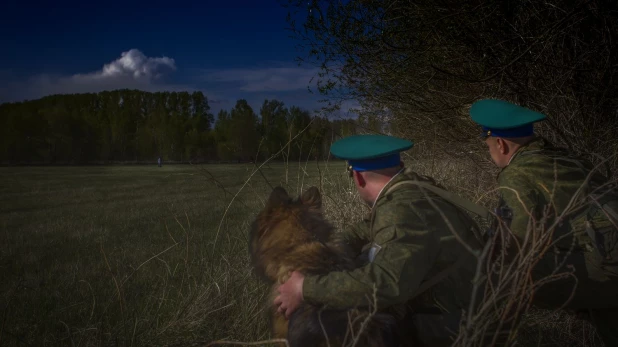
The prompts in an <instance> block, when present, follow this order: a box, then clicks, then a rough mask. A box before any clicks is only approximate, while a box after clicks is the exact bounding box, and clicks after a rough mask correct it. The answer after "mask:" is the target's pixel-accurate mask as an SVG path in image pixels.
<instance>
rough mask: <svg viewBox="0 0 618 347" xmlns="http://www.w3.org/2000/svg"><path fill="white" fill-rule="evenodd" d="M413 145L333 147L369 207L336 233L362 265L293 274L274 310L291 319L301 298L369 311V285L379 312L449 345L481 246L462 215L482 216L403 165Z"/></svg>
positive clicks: (382, 140)
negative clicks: (402, 155)
mask: <svg viewBox="0 0 618 347" xmlns="http://www.w3.org/2000/svg"><path fill="white" fill-rule="evenodd" d="M412 145H413V143H412V142H410V141H407V140H404V139H400V138H395V137H390V136H381V135H357V136H351V137H348V138H344V139H342V140H339V141H338V142H336V143H334V144H333V145H332V147H331V152H332V154H333V155H334V156H336V157H338V158H341V159H345V160H347V161H348V164H349V167H348V170H349V173H350V177H352V178H353V180H354V182H355V184H356V188H357V190H358V192H359V195H360V197H361V198H362V199H363V200H364V201H365V202H366V203H367V204H368V205H369V206H370V207H371V212H370V213H369V215H368V216H367V217H366V218H364V220H362V221H360V222H359V223H358V224H356V225H354V226H352V227H351V228H349V229H347V230H343V231H341V232H339V233H337V235H338V236H339V237H341V240H343V241H344V242H347V243H348V244H349V245H351V246H352V247H353V248H354V249H355V250H356V251H357V254H359V255H362V254H364V255H366V258H365V259H366V261H365V262H362V263H361V264H359V267H358V268H356V269H355V270H354V271H350V272H331V273H329V274H328V275H325V276H303V275H302V274H301V273H299V272H296V271H294V272H292V274H291V277H290V278H289V280H288V281H287V282H285V283H284V284H282V285H281V286H280V287H279V293H280V295H279V296H278V297H277V298H276V299H275V301H274V303H275V305H279V311H280V312H282V313H284V314H285V315H286V316H287V317H289V316H290V314H291V313H292V312H294V311H295V310H296V309H297V308H298V306H299V305H300V303H301V301H302V300H304V301H306V302H310V303H315V304H326V305H327V306H328V307H330V308H352V307H367V306H368V305H373V304H374V302H373V301H374V299H373V295H374V286H375V290H376V291H375V304H376V305H377V308H378V309H379V310H381V311H383V312H389V313H392V314H393V315H394V316H395V317H397V318H399V319H401V320H404V319H405V320H406V321H408V322H411V324H414V326H416V330H417V331H418V333H419V335H418V336H417V337H418V338H420V340H421V341H422V342H424V343H426V345H428V346H443V345H444V346H447V345H450V344H451V343H452V337H453V334H452V331H457V330H458V328H459V322H460V316H461V310H462V309H465V310H468V308H469V304H470V298H471V296H472V279H473V277H474V275H475V271H476V265H477V261H476V257H475V253H474V252H479V251H480V248H481V247H482V246H481V243H480V241H479V238H480V236H479V234H478V226H477V225H476V223H475V222H474V220H473V219H472V218H470V216H469V215H468V214H467V212H466V210H468V211H471V212H475V213H486V212H488V211H487V210H484V211H483V209H482V208H480V212H479V206H476V205H474V204H472V203H469V202H467V201H464V200H463V199H461V198H458V197H456V196H453V195H452V194H450V193H448V192H446V191H444V190H442V189H440V188H439V187H438V186H437V185H436V184H435V183H434V182H433V180H432V179H430V178H428V177H423V176H421V175H419V174H416V173H414V172H413V171H411V170H410V169H409V168H404V166H403V163H402V161H401V159H400V152H402V151H404V150H407V149H410V148H411V147H412ZM453 202H455V203H453ZM449 224H450V226H449ZM451 228H452V229H451ZM360 258H362V257H360ZM480 292H482V289H481V290H480ZM372 307H373V306H372ZM411 312H412V313H413V315H410V313H411ZM411 317H412V318H411ZM414 326H411V327H410V330H414Z"/></svg>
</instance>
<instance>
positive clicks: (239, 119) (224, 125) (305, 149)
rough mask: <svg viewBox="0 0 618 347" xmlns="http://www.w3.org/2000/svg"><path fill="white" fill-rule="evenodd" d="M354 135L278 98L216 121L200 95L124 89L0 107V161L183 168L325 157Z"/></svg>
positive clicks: (352, 127) (348, 126) (347, 123)
mask: <svg viewBox="0 0 618 347" xmlns="http://www.w3.org/2000/svg"><path fill="white" fill-rule="evenodd" d="M303 130H305V131H304V132H302V131H303ZM355 131H356V123H355V122H354V121H352V120H343V121H340V120H337V121H330V120H328V119H327V118H320V117H316V118H312V117H311V116H310V114H309V112H308V111H304V110H302V109H300V108H298V107H295V106H292V107H289V108H287V107H286V106H285V105H284V104H283V103H282V102H280V101H277V100H265V101H264V103H263V105H262V107H261V109H260V110H259V115H258V114H257V113H256V112H255V111H254V110H253V109H252V108H251V107H250V106H249V104H248V103H247V102H246V101H245V100H242V99H241V100H238V101H237V103H236V105H235V106H234V107H233V108H232V109H231V110H229V111H228V110H222V111H220V112H219V114H218V117H217V120H216V121H215V117H214V116H213V115H212V114H211V113H210V106H209V104H208V98H207V97H206V96H205V95H204V94H203V93H201V92H193V93H188V92H157V93H150V92H144V91H139V90H126V89H124V90H114V91H105V92H100V93H88V94H67V95H52V96H47V97H44V98H41V99H38V100H32V101H25V102H17V103H5V104H2V105H0V162H3V163H12V164H19V163H58V164H63V163H72V164H80V163H92V162H112V161H113V162H152V161H155V160H156V159H157V158H158V157H159V156H161V157H162V158H163V160H168V161H182V162H201V161H221V160H223V161H241V160H242V161H245V160H251V159H255V158H256V156H257V157H258V159H263V158H266V157H271V156H273V155H275V154H279V156H277V157H276V158H275V160H279V159H282V158H287V159H291V160H293V159H299V158H308V157H310V158H323V157H324V156H325V155H328V148H329V146H330V143H331V141H332V139H333V138H338V137H339V136H341V135H347V134H352V133H354V132H355ZM300 132H302V134H301V135H299V136H297V135H298V134H299V133H300ZM291 139H294V140H293V141H290V140H291ZM288 142H289V144H288ZM258 148H259V152H258ZM282 148H284V150H281V149H282Z"/></svg>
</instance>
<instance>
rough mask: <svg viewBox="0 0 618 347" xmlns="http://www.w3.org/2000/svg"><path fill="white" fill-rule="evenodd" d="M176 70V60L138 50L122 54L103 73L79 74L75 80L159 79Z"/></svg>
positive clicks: (105, 67) (74, 77)
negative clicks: (152, 55)
mask: <svg viewBox="0 0 618 347" xmlns="http://www.w3.org/2000/svg"><path fill="white" fill-rule="evenodd" d="M174 70H176V64H175V62H174V59H172V58H168V57H157V58H150V57H147V56H145V55H144V53H142V52H141V51H139V50H138V49H135V48H134V49H131V50H129V51H127V52H122V54H121V55H120V58H118V59H116V60H114V61H113V62H111V63H109V64H105V65H103V69H101V71H97V72H94V73H89V74H85V75H82V74H77V75H74V76H72V78H73V79H86V80H87V79H93V80H101V79H118V78H127V77H128V78H133V79H136V80H139V79H145V80H152V79H158V78H160V77H161V76H162V75H163V74H165V73H167V72H169V71H174Z"/></svg>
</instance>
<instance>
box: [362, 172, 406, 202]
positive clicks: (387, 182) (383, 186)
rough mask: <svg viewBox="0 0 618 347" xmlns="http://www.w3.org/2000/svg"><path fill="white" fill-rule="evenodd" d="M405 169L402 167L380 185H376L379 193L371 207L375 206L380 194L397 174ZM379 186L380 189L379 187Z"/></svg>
mask: <svg viewBox="0 0 618 347" xmlns="http://www.w3.org/2000/svg"><path fill="white" fill-rule="evenodd" d="M402 171H403V168H402V169H400V170H399V171H398V172H397V173H396V174H394V175H393V176H391V177H388V179H384V180H382V181H381V182H380V183H379V185H376V190H377V191H378V193H377V194H376V195H375V197H374V199H373V203H372V204H371V205H370V206H371V207H373V206H375V204H376V202H377V201H378V199H379V198H380V195H381V194H382V192H383V191H384V188H385V187H386V186H387V185H388V184H389V183H390V182H391V181H392V180H393V179H394V178H395V177H397V175H399V174H400V173H401V172H402ZM378 188H379V189H378Z"/></svg>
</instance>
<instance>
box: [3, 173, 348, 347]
mask: <svg viewBox="0 0 618 347" xmlns="http://www.w3.org/2000/svg"><path fill="white" fill-rule="evenodd" d="M290 166H291V167H290V168H289V170H288V171H287V172H288V175H287V179H286V174H285V173H286V169H285V167H284V165H283V164H271V165H266V166H264V167H263V168H262V170H261V172H262V173H263V175H264V176H265V177H266V178H267V179H268V181H269V182H270V184H272V185H277V184H282V185H283V186H285V187H286V188H288V190H289V192H290V193H291V194H292V193H296V192H298V189H299V188H300V187H302V186H306V185H307V184H316V185H319V184H320V181H321V182H322V186H325V185H329V186H332V187H334V186H335V184H334V182H333V181H332V180H333V179H335V180H344V179H345V176H344V174H343V169H344V166H343V164H342V163H331V164H330V170H331V171H328V170H327V168H326V167H321V168H320V169H319V170H318V167H317V165H316V163H309V165H307V167H306V168H300V169H299V167H298V166H299V165H298V163H296V164H295V165H294V164H290ZM303 166H304V164H303ZM254 168H255V167H254V166H252V165H249V164H239V165H202V166H190V165H178V166H163V167H161V168H158V167H156V166H112V167H70V168H67V167H27V168H0V182H2V184H1V185H0V228H1V233H0V277H1V278H2V281H0V293H2V301H1V302H0V305H1V306H0V310H1V311H0V312H2V316H1V318H0V319H1V321H2V323H1V328H0V329H1V332H0V339H1V340H0V344H2V345H5V344H6V345H44V344H52V345H58V344H61V345H72V346H86V345H106V344H113V345H116V344H117V345H120V346H129V345H145V344H156V345H161V344H174V343H181V342H186V341H202V342H208V341H211V340H215V339H237V340H238V339H240V340H256V339H264V338H267V337H268V336H267V329H266V325H265V321H264V319H262V316H261V310H262V308H261V306H260V303H261V302H262V301H263V298H264V297H263V295H264V289H265V288H264V287H263V286H262V285H261V284H260V283H258V282H257V281H256V280H255V279H254V277H253V276H252V275H251V272H250V269H249V267H248V253H247V248H246V247H247V232H248V226H249V223H250V222H251V221H252V218H253V216H254V215H255V213H257V211H258V210H259V209H260V208H261V207H262V206H263V201H264V199H266V198H267V197H268V194H269V191H270V187H269V185H268V184H267V183H266V180H265V179H264V177H263V176H262V174H260V173H259V172H258V173H255V174H254V176H253V177H252V178H251V179H250V180H249V181H248V182H249V183H248V184H246V185H245V186H244V187H243V185H244V183H245V182H246V181H247V179H248V176H249V175H250V174H252V173H253V171H254ZM333 168H334V170H335V171H332V170H333ZM319 173H321V174H322V177H323V179H322V180H320V179H319V177H320V175H319ZM286 182H287V184H286ZM348 184H349V181H348ZM339 186H340V187H343V188H342V189H344V190H345V189H346V188H345V186H346V184H345V182H344V184H343V185H339ZM327 190H328V189H327ZM237 193H238V195H237V196H235V197H234V195H235V194H237ZM339 195H340V196H341V194H339ZM343 195H345V194H343ZM233 199H234V201H233V202H232V200H233ZM329 204H330V205H331V208H329V210H331V211H334V213H336V210H337V209H336V208H332V205H333V204H334V201H325V205H329ZM336 205H338V207H339V208H341V207H342V205H341V202H337V203H336ZM228 206H229V208H228ZM332 217H333V218H334V219H339V220H341V218H348V217H352V216H348V215H347V214H346V213H343V211H341V213H340V214H339V216H332ZM215 241H216V243H215Z"/></svg>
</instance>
